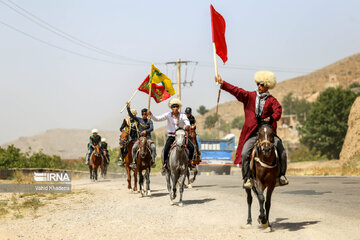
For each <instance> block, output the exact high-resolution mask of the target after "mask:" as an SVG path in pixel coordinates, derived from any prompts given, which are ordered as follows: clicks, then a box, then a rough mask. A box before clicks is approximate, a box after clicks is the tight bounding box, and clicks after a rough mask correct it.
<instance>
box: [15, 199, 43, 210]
mask: <svg viewBox="0 0 360 240" xmlns="http://www.w3.org/2000/svg"><path fill="white" fill-rule="evenodd" d="M44 205H45V204H44V203H42V202H41V201H40V199H39V198H37V197H32V198H30V199H26V200H25V201H24V202H23V203H22V204H21V207H22V208H32V209H34V210H36V209H38V208H39V207H41V206H44Z"/></svg>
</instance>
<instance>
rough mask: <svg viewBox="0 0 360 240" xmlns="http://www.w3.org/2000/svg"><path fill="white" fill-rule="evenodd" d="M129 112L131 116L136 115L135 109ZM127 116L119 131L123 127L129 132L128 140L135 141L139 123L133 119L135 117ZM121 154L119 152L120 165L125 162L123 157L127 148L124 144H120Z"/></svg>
mask: <svg viewBox="0 0 360 240" xmlns="http://www.w3.org/2000/svg"><path fill="white" fill-rule="evenodd" d="M130 112H131V113H132V116H133V117H136V115H137V111H136V110H135V109H131V110H130ZM133 117H131V116H129V118H126V119H124V121H123V123H122V125H121V127H120V132H122V130H123V129H125V131H126V132H128V133H129V136H130V138H129V141H131V142H136V141H137V140H138V132H139V124H138V122H137V121H135V119H134V118H133ZM120 151H121V154H120V159H121V162H120V164H119V165H120V166H121V167H122V166H124V165H125V162H124V158H125V156H126V154H127V148H126V146H122V147H121V148H120Z"/></svg>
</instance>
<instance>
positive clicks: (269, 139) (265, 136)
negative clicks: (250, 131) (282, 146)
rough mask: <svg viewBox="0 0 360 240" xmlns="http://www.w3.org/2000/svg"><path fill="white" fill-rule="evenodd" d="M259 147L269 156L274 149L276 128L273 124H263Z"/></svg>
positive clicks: (258, 142) (259, 136)
mask: <svg viewBox="0 0 360 240" xmlns="http://www.w3.org/2000/svg"><path fill="white" fill-rule="evenodd" d="M257 144H258V147H259V148H260V150H261V151H262V153H263V155H264V156H265V157H269V156H270V154H271V153H272V151H274V147H275V145H274V129H273V128H272V126H271V125H268V124H264V125H261V126H260V128H259V132H258V140H257Z"/></svg>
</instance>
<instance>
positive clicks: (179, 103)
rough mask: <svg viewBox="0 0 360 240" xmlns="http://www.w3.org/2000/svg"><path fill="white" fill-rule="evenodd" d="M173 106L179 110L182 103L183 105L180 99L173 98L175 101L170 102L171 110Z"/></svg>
mask: <svg viewBox="0 0 360 240" xmlns="http://www.w3.org/2000/svg"><path fill="white" fill-rule="evenodd" d="M172 105H178V106H179V108H181V106H182V103H181V101H180V99H178V98H173V99H171V100H170V102H169V108H171V106H172Z"/></svg>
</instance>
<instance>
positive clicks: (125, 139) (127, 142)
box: [120, 130, 137, 192]
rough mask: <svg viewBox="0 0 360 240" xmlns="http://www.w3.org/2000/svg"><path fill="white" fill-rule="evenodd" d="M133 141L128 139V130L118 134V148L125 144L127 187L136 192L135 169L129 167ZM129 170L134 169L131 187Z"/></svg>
mask: <svg viewBox="0 0 360 240" xmlns="http://www.w3.org/2000/svg"><path fill="white" fill-rule="evenodd" d="M133 145H134V143H133V142H132V141H130V134H129V132H127V131H125V130H123V131H122V132H121V135H120V148H122V147H124V146H126V151H127V154H126V157H125V159H124V160H125V168H126V173H127V182H128V189H129V190H132V191H134V192H137V174H136V173H135V169H133V168H131V167H130V164H131V162H132V147H133ZM120 154H121V150H120ZM131 171H134V188H132V187H131Z"/></svg>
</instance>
